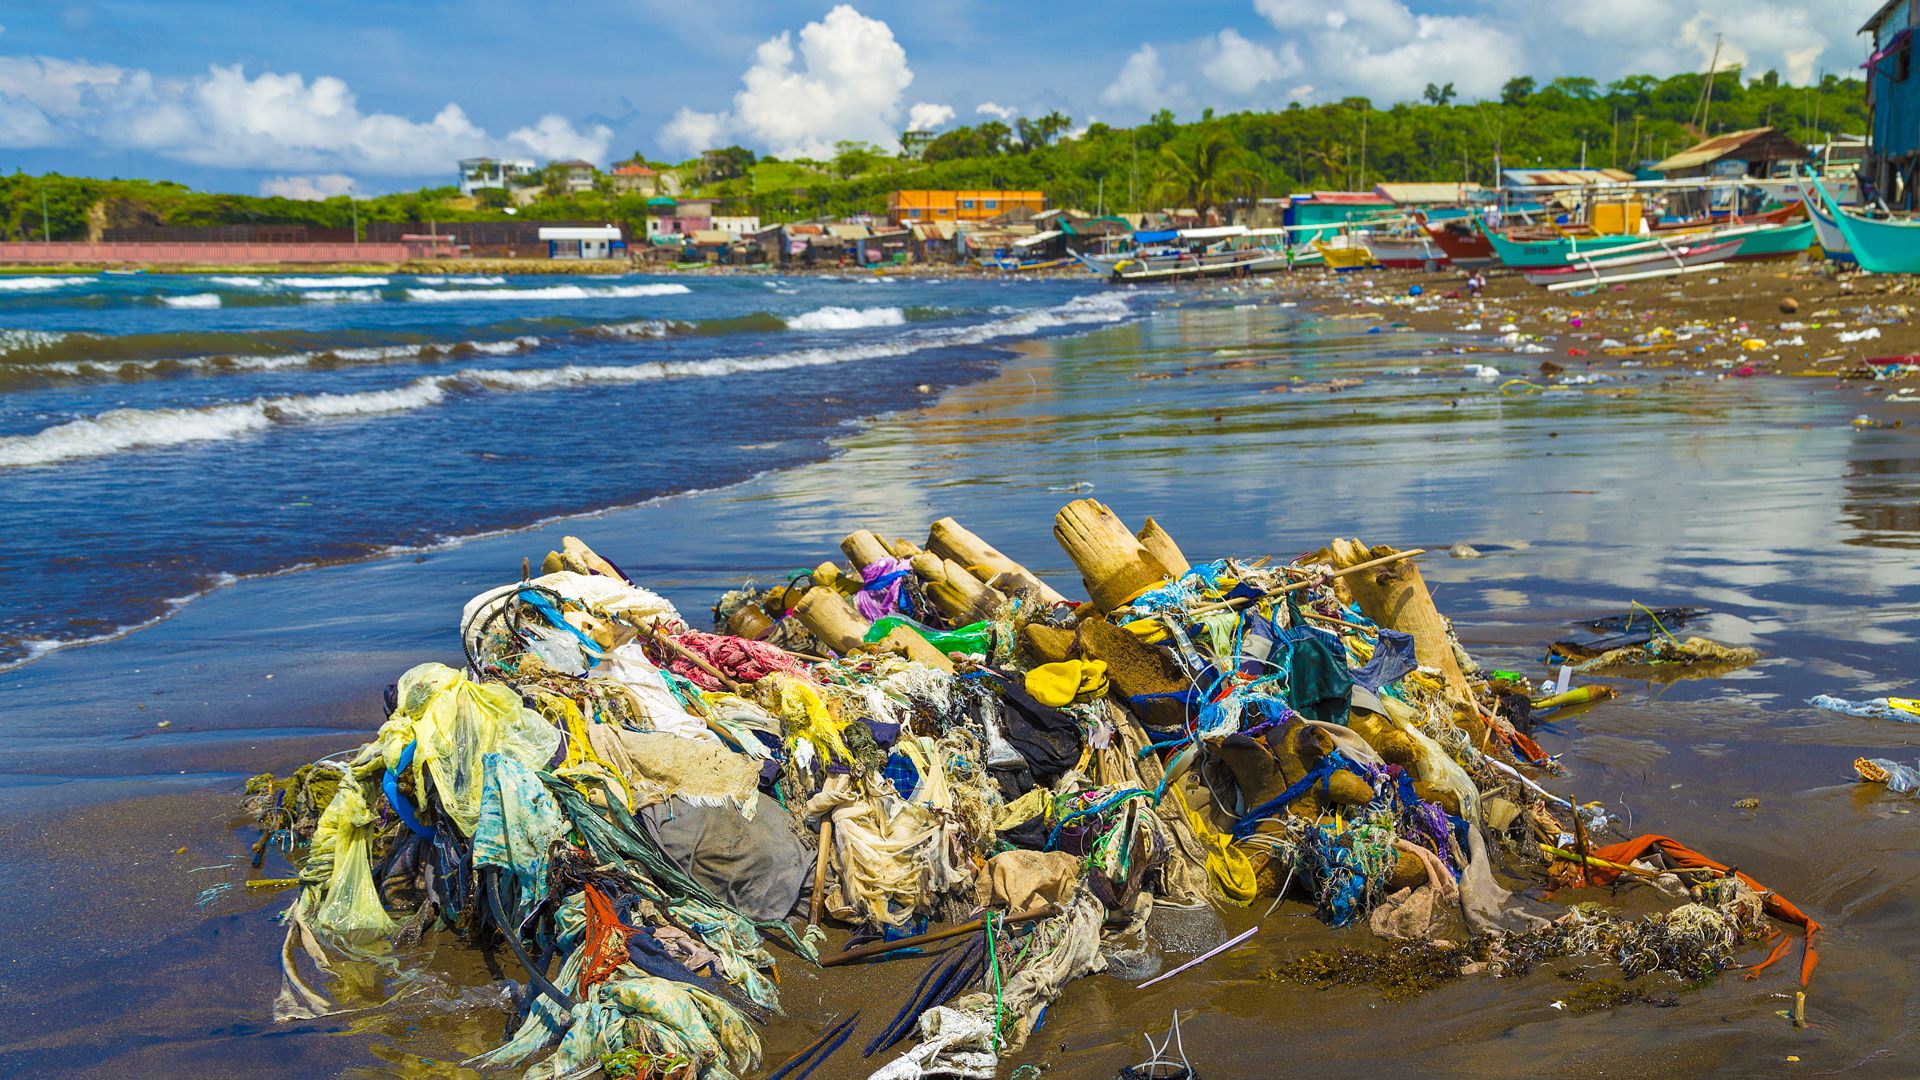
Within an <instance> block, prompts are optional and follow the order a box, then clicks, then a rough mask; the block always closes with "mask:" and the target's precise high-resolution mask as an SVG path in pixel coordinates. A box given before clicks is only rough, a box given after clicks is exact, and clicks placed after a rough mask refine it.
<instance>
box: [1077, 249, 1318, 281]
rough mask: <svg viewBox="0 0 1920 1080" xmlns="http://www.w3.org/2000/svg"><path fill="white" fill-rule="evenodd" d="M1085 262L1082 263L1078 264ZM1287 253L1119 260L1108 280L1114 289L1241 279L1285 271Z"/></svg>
mask: <svg viewBox="0 0 1920 1080" xmlns="http://www.w3.org/2000/svg"><path fill="white" fill-rule="evenodd" d="M1082 261H1083V262H1085V261H1086V260H1082ZM1288 261H1289V260H1288V259H1287V253H1286V252H1284V251H1271V250H1268V249H1265V248H1255V249H1253V250H1250V251H1220V252H1207V253H1205V254H1200V255H1194V254H1191V253H1188V254H1183V255H1181V256H1179V257H1178V258H1173V259H1164V258H1151V259H1144V260H1133V259H1122V260H1120V261H1119V262H1118V263H1116V264H1114V267H1113V271H1112V274H1111V275H1110V280H1112V281H1113V283H1114V284H1116V285H1121V284H1129V283H1133V284H1137V283H1139V282H1143V281H1185V280H1189V279H1198V278H1220V277H1242V276H1245V275H1248V274H1270V273H1272V272H1274V271H1276V270H1285V269H1286V268H1287V265H1288Z"/></svg>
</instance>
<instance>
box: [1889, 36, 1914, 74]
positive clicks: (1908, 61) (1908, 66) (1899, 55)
mask: <svg viewBox="0 0 1920 1080" xmlns="http://www.w3.org/2000/svg"><path fill="white" fill-rule="evenodd" d="M1911 74H1913V39H1912V38H1908V39H1907V40H1905V41H1903V42H1901V43H1900V51H1899V52H1896V53H1894V54H1893V81H1894V82H1906V81H1907V76H1909V75H1911Z"/></svg>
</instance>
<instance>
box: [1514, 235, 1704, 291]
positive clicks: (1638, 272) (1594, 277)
mask: <svg viewBox="0 0 1920 1080" xmlns="http://www.w3.org/2000/svg"><path fill="white" fill-rule="evenodd" d="M1739 246H1740V241H1737V240H1727V241H1724V242H1722V243H1718V244H1695V245H1693V246H1691V247H1685V248H1682V249H1679V250H1675V251H1659V250H1655V251H1644V252H1636V253H1633V254H1630V255H1621V256H1619V257H1617V258H1614V259H1606V260H1600V261H1599V262H1597V263H1596V264H1592V265H1587V266H1556V267H1549V268H1544V269H1539V270H1528V271H1526V278H1527V281H1528V282H1529V283H1531V284H1534V285H1546V286H1553V285H1569V286H1571V285H1573V284H1575V283H1585V282H1604V281H1610V280H1613V279H1615V278H1626V277H1641V276H1649V275H1652V274H1654V273H1658V272H1663V271H1664V272H1668V273H1676V274H1677V273H1681V272H1684V271H1685V270H1686V269H1687V268H1689V267H1696V266H1706V265H1708V264H1710V263H1721V262H1726V261H1727V260H1729V259H1731V258H1733V256H1734V251H1735V249H1736V248H1738V247H1739Z"/></svg>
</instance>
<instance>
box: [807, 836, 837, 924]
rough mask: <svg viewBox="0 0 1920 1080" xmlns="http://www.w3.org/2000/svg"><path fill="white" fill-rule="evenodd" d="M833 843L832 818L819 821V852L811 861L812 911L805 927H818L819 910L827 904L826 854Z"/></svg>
mask: <svg viewBox="0 0 1920 1080" xmlns="http://www.w3.org/2000/svg"><path fill="white" fill-rule="evenodd" d="M832 843H833V818H831V817H826V818H822V819H821V820H820V850H819V852H818V853H817V854H816V855H815V856H814V859H813V910H812V911H811V912H810V913H809V915H810V916H811V917H810V918H808V919H807V925H809V926H819V925H820V909H821V908H822V907H823V906H824V905H825V904H826V902H827V853H828V851H829V850H830V845H832Z"/></svg>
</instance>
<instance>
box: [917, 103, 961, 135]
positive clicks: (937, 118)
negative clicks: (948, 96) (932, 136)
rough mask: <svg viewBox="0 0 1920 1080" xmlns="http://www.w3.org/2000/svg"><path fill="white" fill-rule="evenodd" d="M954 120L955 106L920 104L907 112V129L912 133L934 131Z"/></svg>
mask: <svg viewBox="0 0 1920 1080" xmlns="http://www.w3.org/2000/svg"><path fill="white" fill-rule="evenodd" d="M951 119H953V106H951V105H930V104H928V103H927V102H924V101H922V102H920V103H919V104H917V105H915V106H914V107H913V108H911V109H908V110H907V127H908V129H909V130H912V131H932V130H933V129H934V128H937V127H939V126H940V125H941V124H944V123H946V122H947V121H949V120H951Z"/></svg>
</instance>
